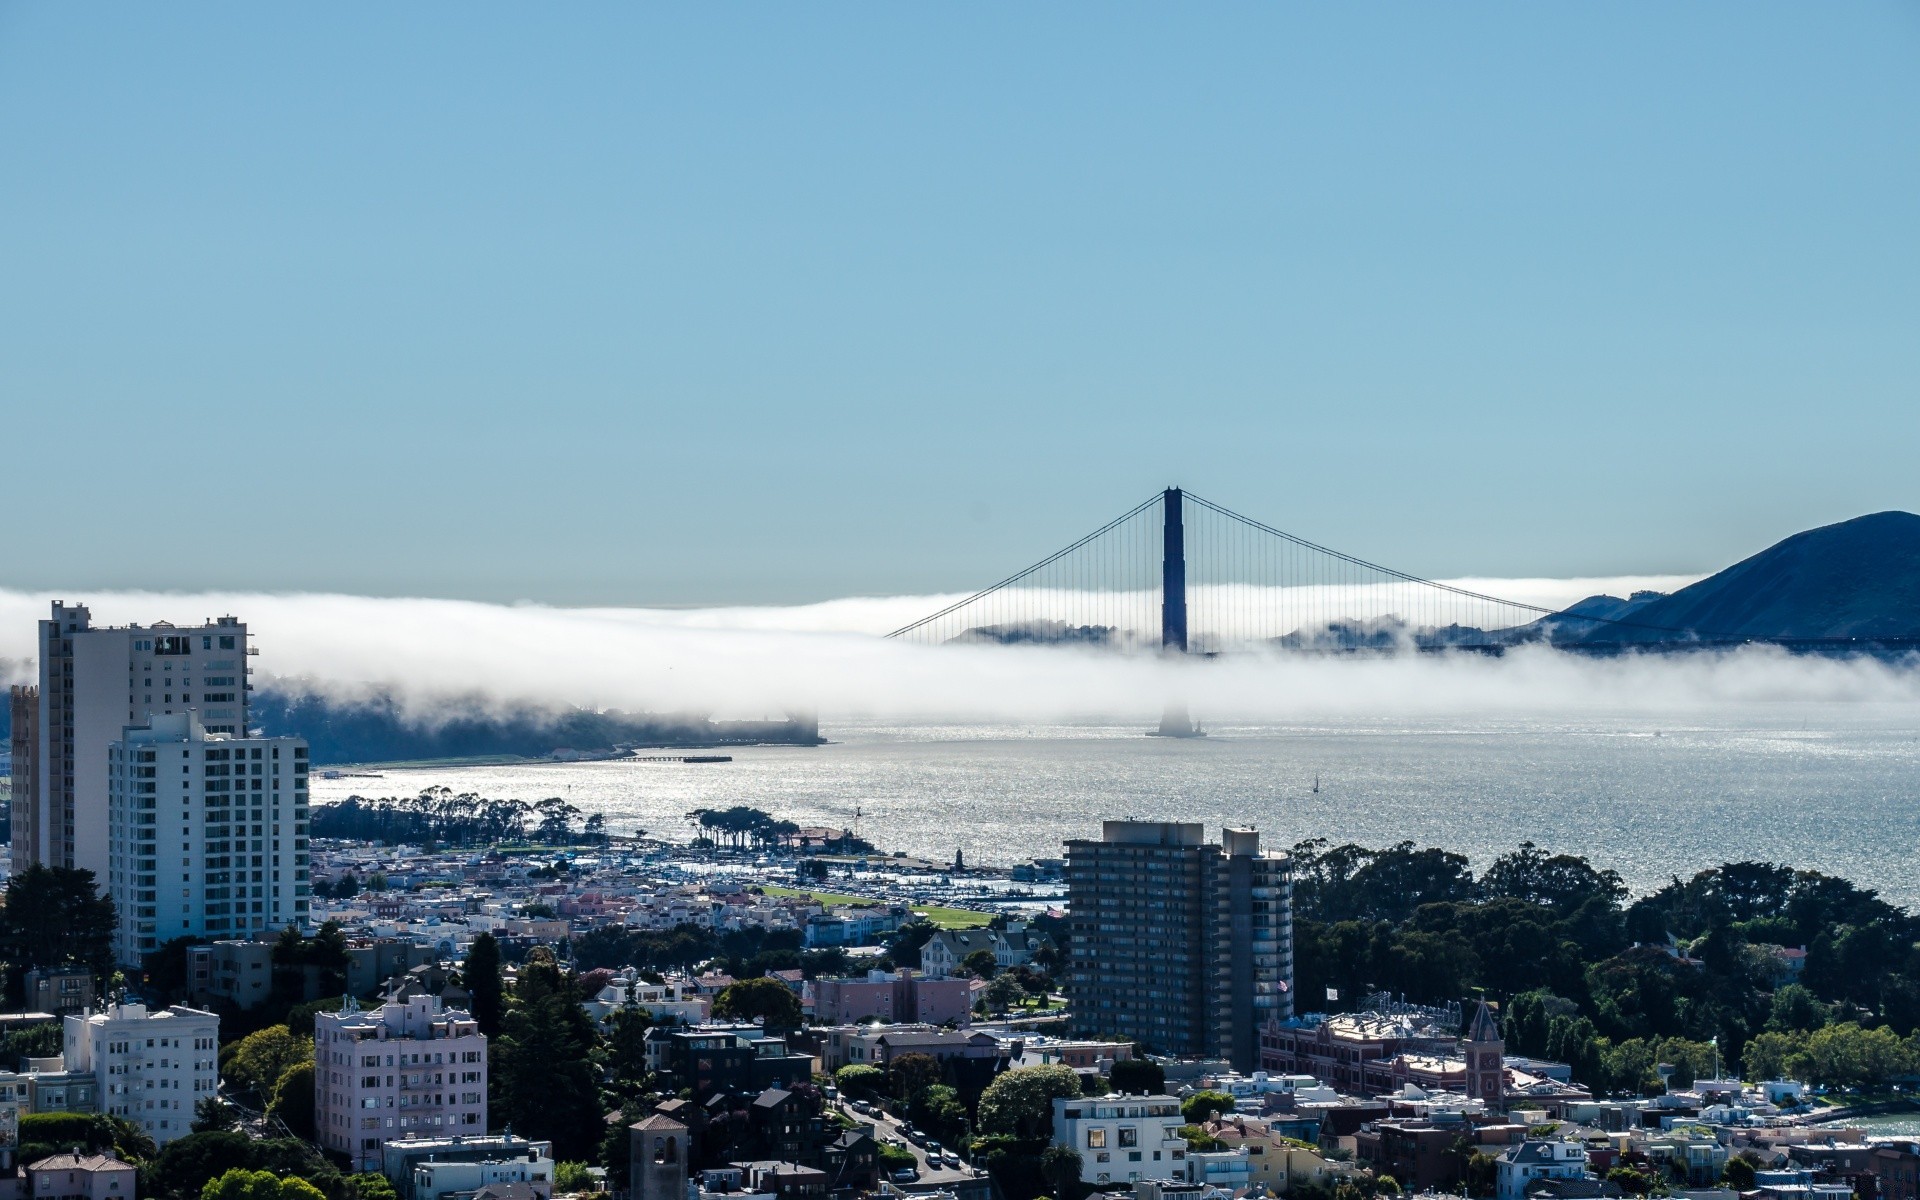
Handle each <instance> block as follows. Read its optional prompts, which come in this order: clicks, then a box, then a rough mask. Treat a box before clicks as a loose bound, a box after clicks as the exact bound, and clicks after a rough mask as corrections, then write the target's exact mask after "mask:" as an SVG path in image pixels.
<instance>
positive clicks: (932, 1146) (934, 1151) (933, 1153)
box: [927, 1142, 940, 1162]
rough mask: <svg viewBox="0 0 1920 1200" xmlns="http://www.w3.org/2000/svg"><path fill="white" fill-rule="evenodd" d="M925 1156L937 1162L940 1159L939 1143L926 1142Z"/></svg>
mask: <svg viewBox="0 0 1920 1200" xmlns="http://www.w3.org/2000/svg"><path fill="white" fill-rule="evenodd" d="M927 1157H928V1158H930V1159H933V1160H934V1161H935V1162H938V1161H939V1160H940V1143H939V1142H928V1143H927Z"/></svg>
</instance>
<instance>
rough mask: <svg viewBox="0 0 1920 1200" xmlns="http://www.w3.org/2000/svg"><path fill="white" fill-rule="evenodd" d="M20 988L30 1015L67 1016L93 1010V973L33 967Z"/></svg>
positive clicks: (68, 968)
mask: <svg viewBox="0 0 1920 1200" xmlns="http://www.w3.org/2000/svg"><path fill="white" fill-rule="evenodd" d="M24 987H25V990H26V997H27V1008H28V1009H30V1010H31V1011H33V1012H44V1013H52V1014H54V1015H55V1016H58V1017H70V1016H73V1015H74V1014H75V1013H83V1012H86V1011H87V1010H88V1009H90V1008H92V1007H93V1001H94V995H93V972H92V971H91V970H89V969H88V968H86V967H35V968H34V969H33V970H31V971H28V972H27V974H26V979H25V981H24Z"/></svg>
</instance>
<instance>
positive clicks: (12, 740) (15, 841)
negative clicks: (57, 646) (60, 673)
mask: <svg viewBox="0 0 1920 1200" xmlns="http://www.w3.org/2000/svg"><path fill="white" fill-rule="evenodd" d="M7 716H8V717H9V719H11V721H12V725H11V726H9V728H8V733H7V750H8V759H7V772H8V784H9V786H10V787H11V788H12V790H11V791H9V792H8V793H7V817H8V819H9V821H10V828H11V830H12V833H11V835H10V836H11V837H12V845H11V846H10V847H9V849H10V853H11V860H10V861H11V865H12V867H13V873H14V874H15V875H18V874H19V873H20V872H22V871H24V870H26V869H27V868H28V867H30V866H32V865H33V864H34V863H35V862H36V861H38V860H37V859H36V858H35V857H34V853H35V850H36V848H37V847H38V846H39V844H40V834H39V833H38V831H37V829H36V826H35V825H34V820H35V817H36V816H37V815H38V813H39V808H40V806H39V803H38V801H39V796H40V775H39V771H38V769H37V768H36V766H35V765H34V757H35V755H36V754H38V753H39V749H40V689H39V688H37V687H35V686H34V685H32V684H30V683H16V684H14V685H13V686H12V687H10V688H8V689H7Z"/></svg>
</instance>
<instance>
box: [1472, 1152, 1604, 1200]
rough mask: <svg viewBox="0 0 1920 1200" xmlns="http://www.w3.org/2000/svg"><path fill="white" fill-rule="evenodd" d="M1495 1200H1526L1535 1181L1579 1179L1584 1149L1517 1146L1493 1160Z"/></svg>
mask: <svg viewBox="0 0 1920 1200" xmlns="http://www.w3.org/2000/svg"><path fill="white" fill-rule="evenodd" d="M1494 1171H1495V1185H1494V1195H1495V1197H1497V1200H1526V1195H1527V1185H1528V1184H1530V1183H1532V1182H1533V1181H1534V1180H1536V1179H1583V1178H1585V1177H1586V1174H1587V1148H1586V1147H1585V1146H1583V1145H1581V1144H1580V1143H1579V1142H1521V1143H1520V1144H1519V1145H1517V1146H1509V1147H1507V1148H1506V1150H1504V1151H1502V1152H1501V1154H1500V1157H1499V1158H1497V1159H1495V1160H1494Z"/></svg>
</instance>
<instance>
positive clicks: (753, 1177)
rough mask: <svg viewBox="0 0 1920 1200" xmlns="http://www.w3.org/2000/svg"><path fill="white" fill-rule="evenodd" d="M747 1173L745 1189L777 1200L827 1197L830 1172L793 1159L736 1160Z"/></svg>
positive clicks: (819, 1199)
mask: <svg viewBox="0 0 1920 1200" xmlns="http://www.w3.org/2000/svg"><path fill="white" fill-rule="evenodd" d="M733 1165H734V1166H736V1167H739V1168H740V1169H741V1171H742V1172H743V1174H744V1177H745V1179H744V1182H745V1186H746V1189H747V1190H748V1191H750V1192H758V1193H761V1194H763V1195H769V1196H773V1197H774V1198H775V1200H824V1197H825V1196H826V1194H827V1173H826V1172H825V1171H820V1170H816V1169H814V1168H813V1167H803V1166H801V1165H800V1164H799V1163H790V1162H745V1163H735V1164H733Z"/></svg>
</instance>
